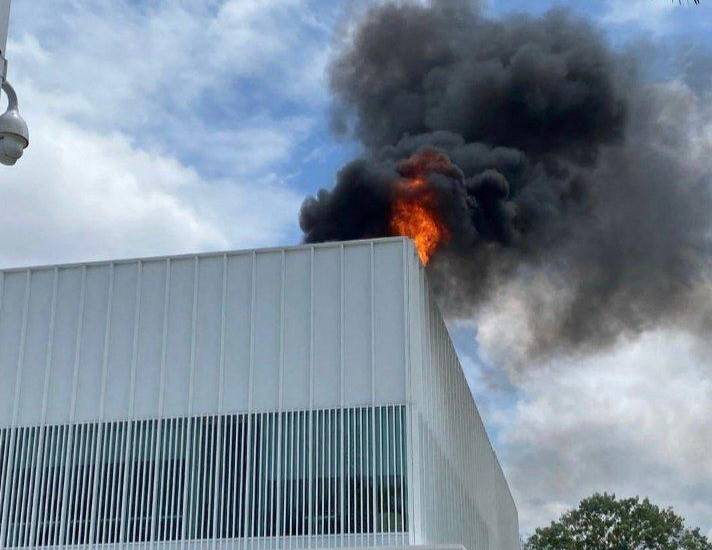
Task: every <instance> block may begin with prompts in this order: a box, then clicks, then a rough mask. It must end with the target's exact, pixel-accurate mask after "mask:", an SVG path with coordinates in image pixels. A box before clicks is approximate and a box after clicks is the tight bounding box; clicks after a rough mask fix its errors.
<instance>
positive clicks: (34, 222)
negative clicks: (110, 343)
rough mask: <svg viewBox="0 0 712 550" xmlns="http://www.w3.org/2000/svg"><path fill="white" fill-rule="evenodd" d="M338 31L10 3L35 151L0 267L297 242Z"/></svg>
mask: <svg viewBox="0 0 712 550" xmlns="http://www.w3.org/2000/svg"><path fill="white" fill-rule="evenodd" d="M58 15H60V16H58ZM326 28H327V27H326V26H325V25H322V24H321V23H320V22H319V20H318V18H317V17H316V16H315V15H314V14H313V13H312V11H311V9H310V8H309V6H308V5H307V3H306V2H305V1H302V0H265V1H261V2H240V1H237V0H226V1H224V2H217V3H216V2H210V3H185V2H160V3H145V4H141V3H134V2H129V1H123V0H122V1H118V2H114V1H108V0H99V1H95V0H92V1H88V0H60V1H58V2H39V3H34V2H33V3H31V5H30V4H28V3H20V2H17V3H14V4H13V17H12V21H11V43H10V45H9V57H10V60H11V64H10V74H9V76H10V78H11V80H12V81H13V83H14V84H15V87H16V88H17V90H18V93H19V95H20V101H21V110H22V112H23V115H24V116H25V118H26V119H27V120H28V123H29V125H30V133H31V146H30V149H29V150H28V151H27V152H26V154H25V157H24V158H23V159H22V160H21V161H20V162H19V163H18V164H17V166H16V167H14V168H12V169H3V171H2V176H3V177H2V181H0V263H1V264H2V265H5V266H7V265H18V264H25V263H48V262H55V261H57V262H64V261H78V260H85V259H92V258H108V257H116V256H136V255H147V254H148V255H150V254H163V253H172V252H190V251H201V250H208V249H217V248H227V247H229V248H233V247H234V248H241V247H250V246H259V245H274V244H278V243H285V242H290V241H293V240H294V239H295V238H296V235H298V230H297V212H298V208H299V204H300V202H301V196H300V194H298V193H296V192H294V191H292V190H290V189H289V187H288V186H287V184H286V178H287V177H288V174H291V173H292V172H293V171H294V169H293V167H292V164H293V161H292V157H293V156H294V154H295V151H296V150H297V149H298V147H299V145H300V143H301V142H302V141H304V140H305V139H307V138H308V137H309V135H310V132H311V131H312V128H313V120H312V114H310V109H312V108H313V106H314V105H316V104H318V103H319V102H320V101H321V100H322V99H323V93H324V91H323V89H322V85H323V82H322V81H321V80H320V79H319V78H316V76H317V75H319V74H320V73H321V72H323V68H324V64H325V59H326V58H325V52H327V51H328V41H327V40H326V36H327V34H326ZM286 104H289V105H291V107H290V108H289V109H285V108H284V105H286Z"/></svg>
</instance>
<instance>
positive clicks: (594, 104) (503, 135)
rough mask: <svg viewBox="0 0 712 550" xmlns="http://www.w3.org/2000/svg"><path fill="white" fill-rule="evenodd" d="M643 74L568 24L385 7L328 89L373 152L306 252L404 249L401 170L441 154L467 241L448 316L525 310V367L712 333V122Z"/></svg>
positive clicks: (449, 248)
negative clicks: (331, 245)
mask: <svg viewBox="0 0 712 550" xmlns="http://www.w3.org/2000/svg"><path fill="white" fill-rule="evenodd" d="M639 65H640V63H639V62H638V61H636V59H634V58H633V57H632V56H628V55H626V54H625V53H621V52H619V51H616V50H613V49H612V48H611V47H609V46H608V45H607V43H606V41H605V40H604V38H603V37H602V36H601V34H600V33H599V32H598V31H597V30H596V29H595V28H594V27H593V26H592V25H591V24H589V23H587V22H586V21H584V20H581V19H578V18H576V17H574V16H572V15H571V14H569V13H567V12H566V11H553V12H550V13H548V14H546V15H544V16H542V17H528V16H513V17H508V18H505V19H497V20H492V19H488V18H486V17H484V16H483V15H482V14H481V13H480V12H479V11H478V9H477V8H476V7H475V6H474V5H472V4H470V3H467V2H464V1H447V2H446V1H443V2H434V3H433V4H432V5H431V6H426V7H424V6H422V5H413V4H403V3H398V4H388V5H385V6H380V7H376V8H373V9H371V10H370V11H368V12H367V13H366V15H365V17H364V18H363V20H362V21H361V22H360V23H359V24H358V25H357V26H356V28H355V30H354V32H353V35H350V36H349V38H348V39H345V40H344V46H343V47H342V49H341V50H340V51H339V53H338V55H337V56H336V57H335V59H334V60H333V61H332V64H331V66H330V73H329V74H330V84H331V89H332V91H333V95H334V128H335V130H336V131H337V132H338V133H341V134H345V135H352V136H356V137H357V138H358V139H359V140H360V141H361V143H362V144H363V146H364V154H363V157H362V158H360V159H358V160H355V161H353V162H351V163H349V164H348V165H346V166H345V167H344V168H343V169H342V170H341V171H340V172H339V174H338V176H337V181H336V185H335V186H334V188H333V189H331V190H321V191H319V193H318V194H317V195H316V196H315V197H310V198H307V199H306V200H305V201H304V204H303V206H302V210H301V214H300V224H301V227H302V229H303V231H304V235H305V237H304V238H305V241H307V242H317V241H326V240H340V239H356V238H364V237H376V236H384V235H388V234H389V225H388V217H389V212H390V208H391V205H392V203H393V200H394V197H395V193H396V190H395V189H396V188H395V182H396V181H397V180H398V178H399V176H400V175H402V172H401V171H400V170H401V169H400V168H399V167H401V166H402V165H403V161H404V159H407V158H409V157H411V156H412V155H413V154H415V153H422V152H424V151H425V152H438V153H441V154H444V155H446V156H447V157H449V159H450V161H451V162H452V165H453V169H451V170H440V169H433V170H432V171H431V173H430V175H429V177H428V181H429V183H430V184H431V186H432V187H433V188H434V189H436V191H437V197H438V208H439V210H440V212H441V215H442V218H443V219H444V220H445V222H446V223H447V225H448V227H449V229H450V231H451V233H452V239H451V240H450V241H449V242H448V243H447V244H446V245H445V246H443V247H442V248H441V249H440V250H439V251H438V252H437V253H436V255H435V257H434V259H433V261H432V263H431V264H430V265H429V267H428V269H429V271H430V278H431V282H432V284H433V286H434V288H435V290H436V292H437V295H438V298H439V301H440V302H441V305H442V306H443V307H444V309H445V311H446V313H447V314H448V315H449V316H451V317H461V318H473V317H474V318H477V317H478V316H479V315H481V312H482V311H483V310H485V309H486V310H487V311H495V312H496V311H498V309H502V310H505V309H506V308H514V309H513V310H512V315H510V316H509V317H507V316H506V315H505V316H504V317H503V319H508V318H510V319H511V318H512V316H514V317H516V318H517V320H518V322H519V323H520V324H521V323H524V325H525V326H526V331H525V332H526V338H525V339H524V341H522V342H519V343H518V345H519V346H520V348H521V349H523V350H524V352H525V356H526V360H533V359H537V358H544V357H548V356H551V355H553V354H557V353H562V352H590V351H593V350H595V349H598V348H600V347H602V346H606V345H610V344H612V343H614V342H615V341H616V340H617V339H618V338H621V337H628V336H635V335H636V334H639V333H641V332H642V331H645V330H649V329H654V328H659V327H678V328H683V329H686V330H694V331H701V333H705V332H707V331H709V330H710V329H712V321H711V319H712V316H711V313H710V312H711V311H712V309H711V308H710V303H711V302H712V300H711V298H712V287H711V286H710V282H709V279H710V273H711V271H710V259H711V258H712V254H711V250H712V246H711V240H712V223H711V220H712V194H711V191H710V189H711V186H710V166H712V164H711V163H710V162H709V161H708V160H707V158H709V157H705V155H704V154H698V153H699V152H698V153H695V152H694V151H693V150H692V149H694V147H695V145H694V140H693V139H692V138H691V137H690V136H692V135H693V134H694V131H693V130H694V128H696V127H697V126H699V125H704V124H709V120H703V121H700V120H691V119H692V115H693V109H692V107H690V103H692V104H693V105H698V106H699V98H698V97H697V96H696V95H695V93H694V92H692V91H691V90H690V89H689V88H685V87H684V85H683V84H677V85H676V84H675V83H667V84H665V83H655V82H650V81H649V80H648V79H646V78H645V77H643V76H640V75H639V73H640V72H641V71H640V67H639ZM701 109H702V108H701V107H700V108H699V109H698V111H695V112H699V111H701ZM698 118H700V117H698ZM695 124H697V126H695ZM709 127H712V126H709ZM707 139H709V137H708V138H707ZM698 145H699V144H698ZM707 147H708V149H707V151H708V153H709V152H710V151H709V142H708V145H707ZM497 330H499V331H501V334H502V340H503V341H507V342H509V341H511V335H510V334H507V333H508V332H509V331H510V330H511V331H515V329H514V327H509V326H508V325H507V323H506V322H502V323H500V324H499V325H498V326H497ZM520 332H521V331H520Z"/></svg>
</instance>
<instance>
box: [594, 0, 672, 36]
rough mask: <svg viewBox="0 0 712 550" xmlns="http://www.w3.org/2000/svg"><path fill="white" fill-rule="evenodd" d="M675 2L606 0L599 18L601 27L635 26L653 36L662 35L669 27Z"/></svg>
mask: <svg viewBox="0 0 712 550" xmlns="http://www.w3.org/2000/svg"><path fill="white" fill-rule="evenodd" d="M678 7H679V6H678V5H677V1H675V2H671V1H670V0H606V10H605V12H604V13H603V15H602V16H601V23H602V24H603V25H611V24H613V25H629V24H633V25H637V26H639V27H641V28H643V29H645V30H647V31H649V32H653V33H655V34H662V33H664V32H665V31H666V30H667V29H668V28H669V26H670V23H671V17H672V15H673V14H674V10H675V9H676V8H678Z"/></svg>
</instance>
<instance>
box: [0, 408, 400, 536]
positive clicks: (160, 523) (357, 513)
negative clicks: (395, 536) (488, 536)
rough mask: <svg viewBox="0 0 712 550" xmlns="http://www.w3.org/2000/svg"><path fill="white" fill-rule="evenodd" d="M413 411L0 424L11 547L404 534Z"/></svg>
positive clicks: (4, 526) (0, 479) (1, 477)
mask: <svg viewBox="0 0 712 550" xmlns="http://www.w3.org/2000/svg"><path fill="white" fill-rule="evenodd" d="M405 419H406V418H405V407H404V406H402V405H393V406H386V407H367V408H350V409H328V410H313V411H287V412H281V413H277V412H265V413H252V414H239V415H238V414H233V415H220V416H206V417H193V418H172V419H163V420H157V419H154V420H140V421H130V422H129V421H126V422H107V423H94V424H79V425H64V426H46V427H23V428H16V429H4V430H0V502H2V519H1V521H2V523H0V541H2V542H3V544H4V546H6V547H26V546H53V545H75V544H93V543H97V544H107V543H118V542H124V543H126V542H147V541H176V540H198V539H208V538H210V539H212V538H242V537H289V536H309V535H334V534H360V533H404V532H406V531H407V528H408V521H407V513H406V510H407V505H406V504H407V487H406V479H407V475H406V474H407V470H406V437H405Z"/></svg>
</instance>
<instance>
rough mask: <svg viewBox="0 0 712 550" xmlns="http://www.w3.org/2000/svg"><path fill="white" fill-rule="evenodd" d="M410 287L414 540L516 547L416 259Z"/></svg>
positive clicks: (496, 470)
mask: <svg viewBox="0 0 712 550" xmlns="http://www.w3.org/2000/svg"><path fill="white" fill-rule="evenodd" d="M409 261H410V265H411V268H410V269H409V270H408V272H409V273H410V274H411V276H413V277H415V278H416V279H417V283H416V284H411V285H409V290H408V292H409V296H410V297H409V300H410V305H411V307H410V308H409V310H408V314H409V315H410V316H411V319H415V322H413V321H412V320H411V322H410V323H409V324H410V331H409V338H410V340H411V342H412V346H411V348H410V349H411V360H410V369H409V373H410V378H411V381H412V382H411V392H412V393H411V396H410V399H409V402H410V403H412V406H411V408H410V422H411V430H410V436H409V437H411V438H412V439H411V444H410V446H409V448H410V451H409V452H410V453H411V454H412V455H413V461H414V470H415V471H414V473H413V475H412V476H411V477H410V485H409V494H410V495H411V500H412V503H411V506H413V509H412V510H413V511H412V514H413V517H412V526H413V533H412V536H413V540H414V542H416V543H418V544H437V543H456V544H462V545H464V546H465V547H466V548H469V549H472V550H479V549H491V550H515V549H516V550H519V548H520V543H519V519H518V515H517V509H516V506H515V503H514V500H513V498H512V495H511V492H510V490H509V486H508V484H507V481H506V479H505V477H504V474H503V472H502V469H501V467H500V464H499V462H498V460H497V457H496V455H495V453H494V450H493V448H492V446H491V444H490V441H489V438H488V437H487V433H486V431H485V427H484V424H483V423H482V419H481V418H480V415H479V412H478V411H477V406H476V405H475V402H474V400H473V398H472V394H471V393H470V390H469V386H468V384H467V380H466V379H465V375H464V373H463V370H462V367H461V365H460V362H459V360H458V358H457V354H456V352H455V349H454V347H453V344H452V341H451V340H450V337H449V335H448V332H447V328H446V327H445V323H444V322H443V319H442V316H441V314H440V311H439V309H438V307H437V305H436V304H435V300H434V299H433V297H432V295H431V292H430V288H429V285H428V282H427V279H426V277H425V270H424V269H422V267H421V266H420V262H419V261H418V259H417V257H416V255H415V254H414V253H411V254H410V258H409Z"/></svg>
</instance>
